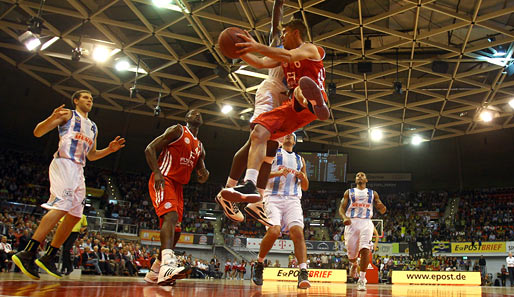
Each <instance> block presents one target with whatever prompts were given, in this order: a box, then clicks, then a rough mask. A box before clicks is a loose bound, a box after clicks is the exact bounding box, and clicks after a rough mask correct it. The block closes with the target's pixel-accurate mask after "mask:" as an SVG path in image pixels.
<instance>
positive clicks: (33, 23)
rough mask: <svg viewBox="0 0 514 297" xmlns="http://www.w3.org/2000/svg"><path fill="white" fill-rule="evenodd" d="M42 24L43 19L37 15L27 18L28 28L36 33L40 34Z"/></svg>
mask: <svg viewBox="0 0 514 297" xmlns="http://www.w3.org/2000/svg"><path fill="white" fill-rule="evenodd" d="M42 26H43V20H42V19H40V18H38V17H32V18H30V20H29V28H28V30H29V31H30V32H32V33H34V34H36V35H40V34H41V29H42V28H41V27H42Z"/></svg>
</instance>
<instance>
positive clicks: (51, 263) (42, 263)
mask: <svg viewBox="0 0 514 297" xmlns="http://www.w3.org/2000/svg"><path fill="white" fill-rule="evenodd" d="M36 264H37V266H39V267H41V268H42V269H43V270H45V271H46V272H47V273H48V274H50V275H51V276H53V277H55V278H61V277H62V274H61V273H60V272H59V270H58V269H57V267H55V256H49V255H44V256H43V257H41V258H39V259H37V260H36Z"/></svg>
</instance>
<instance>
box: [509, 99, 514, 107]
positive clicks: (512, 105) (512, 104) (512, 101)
mask: <svg viewBox="0 0 514 297" xmlns="http://www.w3.org/2000/svg"><path fill="white" fill-rule="evenodd" d="M509 105H510V107H511V108H513V109H514V99H510V101H509Z"/></svg>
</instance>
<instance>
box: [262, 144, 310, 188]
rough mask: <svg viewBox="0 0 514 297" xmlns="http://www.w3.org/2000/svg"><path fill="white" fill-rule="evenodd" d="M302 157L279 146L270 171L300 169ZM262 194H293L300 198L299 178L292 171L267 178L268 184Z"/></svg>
mask: <svg viewBox="0 0 514 297" xmlns="http://www.w3.org/2000/svg"><path fill="white" fill-rule="evenodd" d="M302 166H303V163H302V157H300V155H298V154H297V153H295V152H291V153H289V152H288V151H286V150H284V149H282V148H279V149H278V150H277V155H276V156H275V159H274V160H273V164H272V165H271V171H279V170H280V169H282V168H284V167H285V168H288V169H292V170H294V171H301V170H302ZM264 196H266V197H268V196H273V197H288V196H293V197H297V198H302V186H301V180H300V179H299V178H297V177H296V176H295V175H294V174H293V173H289V174H287V175H286V176H276V177H273V178H270V179H269V180H268V185H267V186H266V189H265V190H264Z"/></svg>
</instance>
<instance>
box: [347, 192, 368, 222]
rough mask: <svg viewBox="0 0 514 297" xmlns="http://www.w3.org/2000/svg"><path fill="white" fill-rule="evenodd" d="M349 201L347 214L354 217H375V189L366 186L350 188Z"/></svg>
mask: <svg viewBox="0 0 514 297" xmlns="http://www.w3.org/2000/svg"><path fill="white" fill-rule="evenodd" d="M348 191H349V193H348V194H349V198H350V199H349V203H348V208H347V209H346V216H347V217H349V218H351V219H353V218H359V219H371V217H373V199H374V195H373V190H371V189H368V188H365V189H364V190H359V189H358V188H352V189H349V190H348Z"/></svg>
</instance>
